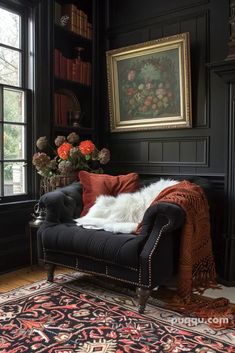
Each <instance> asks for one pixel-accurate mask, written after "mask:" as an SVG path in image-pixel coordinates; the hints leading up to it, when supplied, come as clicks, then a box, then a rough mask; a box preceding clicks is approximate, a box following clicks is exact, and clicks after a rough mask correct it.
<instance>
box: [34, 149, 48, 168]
mask: <svg viewBox="0 0 235 353" xmlns="http://www.w3.org/2000/svg"><path fill="white" fill-rule="evenodd" d="M50 161H51V160H50V157H49V156H48V155H47V154H46V153H43V152H37V153H35V154H34V155H33V165H35V167H36V168H37V169H44V168H45V167H48V166H49V164H50Z"/></svg>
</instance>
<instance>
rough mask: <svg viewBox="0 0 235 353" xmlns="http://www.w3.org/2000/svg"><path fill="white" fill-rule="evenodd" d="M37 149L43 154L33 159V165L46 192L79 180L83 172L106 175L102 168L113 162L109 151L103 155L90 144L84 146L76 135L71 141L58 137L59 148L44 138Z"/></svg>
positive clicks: (86, 142) (37, 143) (37, 154)
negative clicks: (81, 171)
mask: <svg viewBox="0 0 235 353" xmlns="http://www.w3.org/2000/svg"><path fill="white" fill-rule="evenodd" d="M36 146H37V148H38V149H39V150H40V152H37V153H35V154H34V155H33V160H32V162H33V165H34V166H35V168H36V170H37V173H38V174H39V175H41V176H42V180H41V191H42V192H48V191H51V190H54V189H55V188H56V187H57V186H65V185H67V184H69V183H71V182H72V181H74V180H76V179H77V172H78V171H80V170H86V171H88V172H92V173H103V169H102V167H101V166H102V165H104V164H107V163H108V162H109V160H110V152H109V150H108V149H107V148H102V149H101V150H100V151H99V150H98V149H97V148H96V146H95V145H94V143H93V142H92V141H90V140H86V141H81V142H80V138H79V136H78V134H76V133H75V132H72V133H70V134H69V135H68V136H67V137H65V136H57V137H56V139H55V148H53V147H52V146H51V145H50V144H49V143H48V140H47V138H46V136H43V137H40V138H39V139H38V140H37V142H36ZM52 154H53V157H51V155H52Z"/></svg>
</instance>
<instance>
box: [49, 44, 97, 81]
mask: <svg viewBox="0 0 235 353" xmlns="http://www.w3.org/2000/svg"><path fill="white" fill-rule="evenodd" d="M54 61H55V63H54V73H55V76H56V77H58V78H62V79H65V80H71V81H74V82H77V83H81V84H83V85H86V86H90V85H91V76H92V75H91V63H90V62H87V61H83V60H81V59H80V58H76V59H71V58H66V57H64V56H63V55H62V53H61V52H60V51H59V50H58V49H55V53H54Z"/></svg>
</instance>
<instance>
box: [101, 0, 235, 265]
mask: <svg viewBox="0 0 235 353" xmlns="http://www.w3.org/2000/svg"><path fill="white" fill-rule="evenodd" d="M106 5H107V8H106V30H105V32H104V36H105V40H106V50H110V49H116V48H121V47H124V46H128V45H132V44H136V43H141V42H145V41H149V40H153V39H157V38H161V37H165V36H171V35H174V34H178V33H182V32H189V33H190V48H191V81H192V121H193V127H192V128H190V129H172V130H150V131H143V132H141V131H137V132H122V133H120V132H119V133H110V132H109V113H108V98H107V90H106V92H104V83H103V82H101V86H100V91H101V100H102V101H103V112H102V117H104V116H105V117H106V118H105V119H103V121H102V122H101V124H103V131H104V132H103V136H102V140H103V143H106V144H107V145H108V146H109V148H110V149H111V153H112V163H111V166H110V172H112V173H123V172H128V171H136V172H139V173H140V174H144V175H146V174H154V175H155V174H157V175H174V176H177V175H198V176H206V177H208V178H209V179H210V181H211V182H212V184H213V185H214V188H215V194H216V195H217V196H216V197H217V198H218V200H219V201H218V202H217V207H219V209H217V210H216V214H217V216H216V218H217V219H220V224H222V222H223V219H222V215H223V206H222V204H223V198H224V197H223V195H224V178H225V160H226V153H227V151H226V113H225V97H226V90H225V85H224V83H223V82H222V80H221V79H219V77H218V76H217V75H215V73H214V72H212V71H211V70H210V68H209V66H208V64H209V63H211V62H215V61H221V60H224V59H225V57H226V56H227V43H228V37H229V22H228V17H229V0H222V1H221V0H201V1H199V0H198V1H197V0H177V1H172V0H158V1H156V0H145V1H136V0H126V1H119V0H110V1H109V0H107V1H106ZM103 64H104V66H103V67H104V77H105V75H106V63H105V58H103ZM221 233H222V230H221V228H219V225H218V226H216V227H215V230H214V235H213V236H214V239H213V241H214V247H215V252H216V256H217V265H218V267H219V268H220V269H219V271H220V272H223V269H222V267H223V263H222V261H221V251H223V250H221V249H223V240H222V239H221Z"/></svg>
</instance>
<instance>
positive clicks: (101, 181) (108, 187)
mask: <svg viewBox="0 0 235 353" xmlns="http://www.w3.org/2000/svg"><path fill="white" fill-rule="evenodd" d="M79 180H80V182H81V184H82V187H83V194H82V199H83V210H82V213H81V217H83V216H85V215H86V214H87V212H88V211H89V209H90V208H91V206H93V205H94V203H95V200H96V198H97V197H98V196H100V195H112V196H117V195H118V194H120V193H124V192H135V191H137V190H138V189H139V177H138V174H136V173H130V174H126V175H117V176H113V175H108V174H94V173H89V172H86V171H80V172H79Z"/></svg>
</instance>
